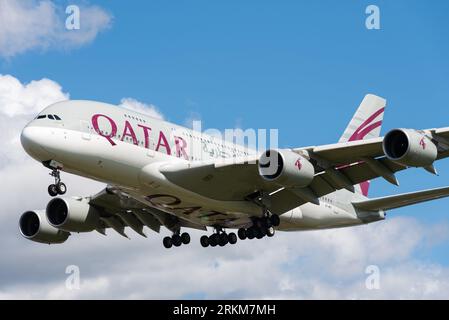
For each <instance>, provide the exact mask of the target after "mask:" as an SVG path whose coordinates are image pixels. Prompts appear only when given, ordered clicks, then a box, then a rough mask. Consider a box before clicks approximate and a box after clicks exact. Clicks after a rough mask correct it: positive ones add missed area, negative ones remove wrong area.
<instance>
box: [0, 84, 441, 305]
mask: <svg viewBox="0 0 449 320" xmlns="http://www.w3.org/2000/svg"><path fill="white" fill-rule="evenodd" d="M5 77H6V78H5ZM0 79H2V80H0V84H1V83H2V81H6V82H7V83H15V85H14V86H16V87H18V88H20V90H17V94H15V95H10V93H9V92H8V91H5V90H3V91H2V90H0V101H2V102H1V103H0V125H1V127H2V130H3V129H4V128H6V129H5V130H6V132H8V133H7V135H6V136H5V134H3V136H2V139H1V140H0V149H1V151H2V152H4V158H2V157H1V154H2V153H1V152H0V177H1V179H2V186H3V187H2V192H0V203H2V206H1V208H0V252H2V259H1V260H0V299H15V298H25V299H39V298H45V299H86V298H95V299H101V298H136V299H144V298H165V299H170V298H189V297H205V298H217V299H220V298H275V299H281V298H285V299H294V298H308V299H318V298H323V299H337V298H343V299H365V298H379V299H381V298H383V299H399V298H403V299H414V298H416V299H421V298H424V299H429V298H441V299H444V298H447V297H449V267H448V266H445V265H440V264H438V263H435V262H434V261H427V260H424V259H422V258H419V257H420V254H421V253H423V252H426V251H428V250H430V249H432V248H433V246H435V245H439V244H440V243H441V242H443V241H447V237H448V234H449V232H448V226H447V225H444V224H438V225H424V224H423V223H422V222H420V221H418V220H416V219H413V218H405V217H396V218H392V219H387V220H386V221H383V222H380V223H376V224H372V225H367V226H362V227H357V228H348V229H338V230H323V231H316V232H303V233H281V232H278V233H277V234H276V236H275V237H274V238H271V239H262V240H251V241H243V242H242V241H239V242H238V243H237V245H235V246H226V247H225V248H207V249H204V248H202V247H200V245H199V237H200V235H202V233H201V232H198V231H192V232H191V235H192V243H191V244H190V245H189V246H182V247H181V248H173V249H170V250H166V249H164V248H163V247H162V243H161V242H162V237H163V236H164V235H165V234H167V233H168V232H167V231H166V230H163V231H162V233H161V234H156V233H154V232H152V231H148V239H145V238H142V237H141V236H139V235H137V234H135V233H133V232H132V231H131V230H127V233H128V234H129V235H130V236H131V240H128V239H125V238H123V237H121V236H119V235H117V234H116V233H115V232H114V231H112V230H108V232H107V233H108V235H107V236H106V237H105V236H102V235H99V234H98V233H96V232H93V233H89V234H73V235H72V236H71V237H70V238H69V240H68V241H67V242H66V243H64V244H63V245H52V246H48V245H42V244H37V243H33V242H31V241H28V240H26V239H24V238H22V237H21V236H20V235H19V233H18V228H17V223H18V219H19V216H20V214H21V213H22V212H24V211H25V210H29V209H38V208H44V207H45V205H46V203H47V201H48V200H49V197H48V195H47V194H46V187H47V184H48V183H50V181H51V178H50V177H49V176H48V170H47V169H45V168H44V167H43V166H42V165H41V164H39V163H37V162H36V161H34V160H32V159H30V158H29V157H27V156H26V155H25V153H24V151H23V150H22V148H21V146H20V143H19V142H18V140H17V137H18V136H19V134H20V130H21V129H22V127H23V126H24V125H25V123H26V121H28V120H29V119H31V118H32V117H33V116H34V113H35V112H36V110H38V108H37V107H36V106H35V105H34V104H35V103H37V102H36V101H48V103H51V102H54V101H52V99H53V100H55V99H56V100H57V99H59V98H62V97H64V98H68V97H69V94H68V93H64V92H63V91H62V89H61V86H60V85H58V84H57V83H56V82H53V81H51V80H46V81H44V82H40V81H43V80H39V81H35V83H38V84H39V85H40V86H42V88H45V89H42V90H31V91H28V90H27V89H25V88H26V87H27V85H24V84H21V82H20V81H19V80H17V79H15V78H14V77H12V76H4V77H2V78H0ZM5 79H6V80H5ZM17 83H18V84H19V85H17ZM31 83H33V82H31ZM31 83H30V84H31ZM30 84H28V85H30ZM36 85H37V84H36ZM0 87H1V86H0ZM49 97H53V98H49ZM54 97H56V98H54ZM28 101H34V103H32V102H28ZM129 101H131V102H129ZM45 103H47V102H45ZM38 104H44V102H39V103H38ZM124 104H128V105H129V104H131V105H134V106H138V108H140V109H139V110H140V111H142V110H143V111H147V109H151V105H145V104H142V103H139V102H137V101H135V100H133V99H129V98H127V99H124V100H122V105H124ZM5 110H8V111H7V112H6V111H5ZM63 179H64V181H65V182H66V183H67V185H68V187H69V190H68V192H69V194H68V195H81V196H87V195H91V194H94V193H96V192H97V191H99V190H100V189H101V188H102V187H103V185H102V184H100V183H97V182H94V181H91V180H88V179H82V178H80V177H76V176H73V175H68V174H65V173H63ZM68 265H77V266H79V267H80V275H81V289H80V290H76V289H75V290H68V289H67V288H66V287H65V281H66V279H67V276H68V275H67V274H66V273H65V271H66V267H67V266H68ZM368 265H377V266H378V267H379V269H380V290H368V289H366V287H365V280H366V277H367V274H365V269H366V267H367V266H368Z"/></svg>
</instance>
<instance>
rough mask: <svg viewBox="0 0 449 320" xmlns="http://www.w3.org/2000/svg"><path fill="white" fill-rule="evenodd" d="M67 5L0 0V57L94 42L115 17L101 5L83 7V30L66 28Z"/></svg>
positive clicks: (35, 1)
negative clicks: (65, 6)
mask: <svg viewBox="0 0 449 320" xmlns="http://www.w3.org/2000/svg"><path fill="white" fill-rule="evenodd" d="M67 17H68V15H67V14H66V13H65V8H63V7H61V6H59V5H57V4H56V3H54V2H53V1H51V0H41V1H37V0H21V1H10V0H0V56H3V57H5V58H10V57H13V56H15V55H17V54H20V53H23V52H26V51H30V50H34V49H39V50H46V49H50V48H57V49H70V48H74V47H80V46H82V45H84V44H87V43H90V42H92V41H93V40H94V39H95V38H96V36H97V35H98V33H99V32H101V31H103V30H105V29H107V28H108V27H110V25H111V22H112V16H111V15H110V14H109V13H107V12H106V11H105V10H104V9H102V8H100V7H98V6H88V5H83V6H80V29H79V30H67V29H66V26H65V21H66V18H67Z"/></svg>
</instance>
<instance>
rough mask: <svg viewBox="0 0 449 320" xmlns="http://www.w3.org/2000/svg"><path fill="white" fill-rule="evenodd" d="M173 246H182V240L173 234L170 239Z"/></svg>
mask: <svg viewBox="0 0 449 320" xmlns="http://www.w3.org/2000/svg"><path fill="white" fill-rule="evenodd" d="M172 241H173V245H174V246H175V247H179V246H180V245H181V244H182V239H181V236H180V235H179V234H174V235H173V237H172Z"/></svg>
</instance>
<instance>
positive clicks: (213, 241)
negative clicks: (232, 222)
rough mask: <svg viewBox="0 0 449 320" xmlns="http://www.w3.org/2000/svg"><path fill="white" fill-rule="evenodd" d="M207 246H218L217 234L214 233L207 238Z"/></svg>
mask: <svg viewBox="0 0 449 320" xmlns="http://www.w3.org/2000/svg"><path fill="white" fill-rule="evenodd" d="M209 244H210V246H211V247H215V246H217V245H218V234H216V233H214V234H213V235H211V236H210V237H209Z"/></svg>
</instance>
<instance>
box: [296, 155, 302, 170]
mask: <svg viewBox="0 0 449 320" xmlns="http://www.w3.org/2000/svg"><path fill="white" fill-rule="evenodd" d="M295 167H296V168H298V171H299V170H301V168H302V163H301V158H298V160H296V162H295Z"/></svg>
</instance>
